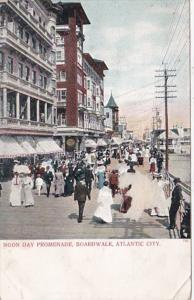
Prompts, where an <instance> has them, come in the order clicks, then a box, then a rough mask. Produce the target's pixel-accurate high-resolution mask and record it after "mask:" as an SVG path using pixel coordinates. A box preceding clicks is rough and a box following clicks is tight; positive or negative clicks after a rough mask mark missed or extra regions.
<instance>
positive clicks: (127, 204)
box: [120, 196, 132, 213]
mask: <svg viewBox="0 0 194 300" xmlns="http://www.w3.org/2000/svg"><path fill="white" fill-rule="evenodd" d="M131 202H132V197H129V196H124V200H123V202H122V203H121V207H120V212H122V213H127V212H128V210H129V208H130V207H131Z"/></svg>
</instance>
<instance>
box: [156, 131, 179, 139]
mask: <svg viewBox="0 0 194 300" xmlns="http://www.w3.org/2000/svg"><path fill="white" fill-rule="evenodd" d="M168 138H169V139H172V140H176V139H178V138H179V137H178V135H177V134H176V133H174V132H173V131H172V130H169V132H168ZM158 139H160V140H165V139H166V132H165V131H164V132H162V133H161V134H160V135H159V136H158Z"/></svg>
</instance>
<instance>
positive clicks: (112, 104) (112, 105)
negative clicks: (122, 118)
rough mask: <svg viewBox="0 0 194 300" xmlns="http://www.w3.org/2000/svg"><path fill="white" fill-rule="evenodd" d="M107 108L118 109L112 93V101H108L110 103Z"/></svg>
mask: <svg viewBox="0 0 194 300" xmlns="http://www.w3.org/2000/svg"><path fill="white" fill-rule="evenodd" d="M105 107H110V108H118V105H117V104H116V102H115V99H114V98H113V95H112V93H111V96H110V99H109V100H108V103H107V104H106V106H105Z"/></svg>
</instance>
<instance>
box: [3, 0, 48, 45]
mask: <svg viewBox="0 0 194 300" xmlns="http://www.w3.org/2000/svg"><path fill="white" fill-rule="evenodd" d="M8 5H9V7H11V9H12V10H13V11H14V12H15V13H16V14H17V15H19V16H20V18H22V19H23V20H24V21H25V22H26V23H27V24H28V26H30V27H31V28H33V30H35V31H36V33H38V34H39V36H40V37H41V38H42V39H44V40H45V41H46V42H47V43H48V44H49V45H50V46H51V45H52V43H53V42H52V40H53V38H52V35H51V34H50V33H49V32H48V31H47V30H46V28H44V27H43V26H42V25H41V24H40V22H39V20H38V19H37V18H35V17H34V16H33V15H32V12H31V11H30V9H26V7H25V6H24V5H23V4H22V3H21V2H20V1H18V2H11V1H9V2H8Z"/></svg>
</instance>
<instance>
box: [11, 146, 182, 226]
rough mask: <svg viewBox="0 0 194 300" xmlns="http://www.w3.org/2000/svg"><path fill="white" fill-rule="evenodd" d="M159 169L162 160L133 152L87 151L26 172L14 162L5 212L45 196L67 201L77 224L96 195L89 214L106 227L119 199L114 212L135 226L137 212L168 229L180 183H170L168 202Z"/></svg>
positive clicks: (135, 149) (154, 153)
mask: <svg viewBox="0 0 194 300" xmlns="http://www.w3.org/2000/svg"><path fill="white" fill-rule="evenodd" d="M112 162H114V163H113V164H112ZM144 163H147V165H149V172H150V173H151V176H145V175H143V174H142V172H140V170H139V166H141V165H143V164H144ZM156 168H157V169H156ZM162 169H163V154H162V153H161V152H160V151H157V149H156V148H153V149H148V148H146V147H136V146H133V147H129V146H121V147H120V148H114V149H110V148H107V149H101V150H98V151H94V150H92V149H90V151H87V152H81V153H80V154H79V155H75V156H74V158H71V159H67V158H66V157H62V158H54V159H52V160H50V161H47V162H38V163H37V164H36V165H28V166H27V165H22V166H21V165H20V164H19V161H15V166H14V169H13V172H14V177H13V179H12V181H11V192H10V196H9V202H10V205H11V206H21V205H23V206H25V207H30V206H34V194H35V193H36V194H37V196H40V195H42V196H43V195H44V194H45V195H46V197H50V194H51V190H52V193H54V196H55V197H61V196H63V197H68V196H73V199H74V200H75V201H77V202H78V211H79V213H78V222H79V223H80V222H82V219H83V211H84V207H85V203H86V200H87V199H89V200H91V198H92V193H91V191H92V189H98V190H99V192H98V194H97V199H96V210H95V211H94V218H95V219H97V221H98V222H106V223H111V222H112V220H113V219H112V212H111V206H112V204H113V203H114V198H115V197H117V199H118V198H119V199H120V206H119V212H120V213H121V214H123V213H124V214H128V216H129V218H130V219H132V220H136V221H137V220H138V219H139V218H140V217H141V215H142V213H143V211H144V210H145V209H149V212H150V215H151V216H159V217H169V218H170V227H169V228H174V227H175V218H176V213H177V210H178V209H179V207H180V202H181V201H182V198H183V196H182V190H181V186H180V184H179V183H180V180H179V179H177V181H176V182H174V185H175V187H174V189H175V190H173V192H172V199H171V198H170V190H169V182H168V181H166V180H165V179H164V178H163V175H162ZM177 185H178V187H177ZM51 186H52V189H51ZM33 189H34V190H35V193H34V192H33ZM142 191H143V193H142ZM150 195H151V196H150ZM144 197H147V198H146V201H145V199H144ZM177 199H178V200H177ZM171 200H172V201H171ZM169 207H170V211H169Z"/></svg>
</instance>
